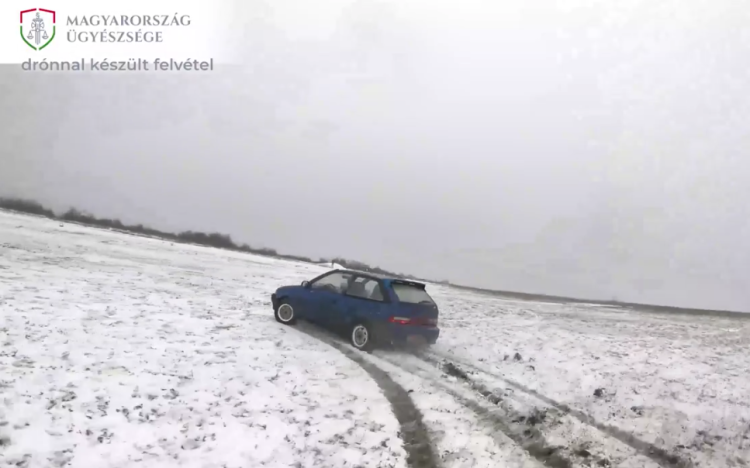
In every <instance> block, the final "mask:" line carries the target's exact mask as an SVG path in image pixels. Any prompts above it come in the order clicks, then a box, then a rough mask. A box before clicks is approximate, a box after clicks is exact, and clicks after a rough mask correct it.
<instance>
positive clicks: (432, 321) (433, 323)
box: [388, 317, 438, 327]
mask: <svg viewBox="0 0 750 468" xmlns="http://www.w3.org/2000/svg"><path fill="white" fill-rule="evenodd" d="M388 321H389V322H391V323H397V324H399V325H421V326H424V327H437V324H438V321H437V319H436V318H424V317H415V318H409V317H391V318H389V319H388Z"/></svg>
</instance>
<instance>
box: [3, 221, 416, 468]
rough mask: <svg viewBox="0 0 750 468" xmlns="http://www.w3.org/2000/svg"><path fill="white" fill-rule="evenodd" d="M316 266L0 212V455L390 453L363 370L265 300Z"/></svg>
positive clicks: (386, 411) (329, 457)
mask: <svg viewBox="0 0 750 468" xmlns="http://www.w3.org/2000/svg"><path fill="white" fill-rule="evenodd" d="M322 271H325V270H324V269H323V268H318V267H314V266H307V265H300V264H292V263H288V262H282V261H276V260H269V259H266V258H263V257H255V256H249V255H243V254H239V253H231V252H225V251H221V250H216V249H208V248H203V247H194V246H187V245H177V244H175V245H171V244H170V243H168V242H163V241H160V240H155V239H148V238H142V237H135V236H129V235H124V234H120V233H113V232H108V231H105V230H100V229H93V228H87V227H82V226H78V225H74V224H65V225H63V226H62V227H61V226H60V224H59V223H57V222H52V221H49V220H44V219H39V218H32V217H26V216H19V215H10V214H7V213H3V212H0V440H1V441H2V442H0V466H6V465H7V466H20V467H42V466H44V467H48V466H74V467H91V468H105V467H114V466H117V467H124V466H148V467H160V468H161V467H168V466H184V467H201V468H204V467H260V466H267V467H273V466H279V467H281V466H295V463H300V466H313V465H316V466H396V467H401V466H405V463H404V449H403V447H402V444H401V440H400V439H399V438H398V436H397V431H398V428H399V426H398V422H397V421H396V419H395V418H394V416H393V415H392V413H391V411H390V407H389V404H388V402H387V400H386V399H385V398H384V397H383V395H381V393H380V391H379V390H378V388H377V386H375V385H373V384H372V382H371V381H370V378H369V377H368V375H367V373H366V372H365V371H363V370H362V369H361V368H360V367H359V366H358V365H357V364H355V363H354V362H352V361H350V360H349V359H347V358H346V357H344V356H343V355H341V354H340V353H338V352H336V351H333V350H332V349H331V348H330V347H329V346H328V345H325V344H322V343H320V342H318V341H316V340H314V339H311V338H309V337H307V336H305V335H303V334H301V333H299V332H296V331H294V330H290V329H289V328H286V327H282V326H280V325H278V324H277V323H276V322H275V321H273V318H272V316H271V314H270V312H269V310H270V309H269V305H268V303H269V296H270V293H271V292H272V290H273V289H274V288H275V287H276V286H277V285H279V284H284V283H290V282H291V283H298V282H299V281H301V280H302V279H303V278H307V277H310V276H313V275H315V274H318V273H319V272H322Z"/></svg>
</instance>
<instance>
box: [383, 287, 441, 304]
mask: <svg viewBox="0 0 750 468" xmlns="http://www.w3.org/2000/svg"><path fill="white" fill-rule="evenodd" d="M391 286H392V287H393V292H395V293H396V297H398V300H399V302H405V303H407V304H419V303H422V302H429V303H430V304H434V303H435V302H434V301H433V300H432V298H431V297H430V295H429V294H427V291H425V290H424V289H423V288H420V287H418V286H414V285H411V284H405V283H391Z"/></svg>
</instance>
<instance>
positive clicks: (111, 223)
mask: <svg viewBox="0 0 750 468" xmlns="http://www.w3.org/2000/svg"><path fill="white" fill-rule="evenodd" d="M0 208H5V209H7V210H13V211H17V212H20V213H28V214H34V215H38V216H43V217H45V218H49V219H55V220H60V221H68V222H73V223H79V224H84V225H87V226H97V227H103V228H109V229H117V230H120V231H125V232H130V233H133V234H139V235H145V236H151V237H158V238H160V239H165V240H170V241H173V242H184V243H190V244H198V245H204V246H208V247H216V248H219V249H226V250H234V251H238V252H247V253H252V254H257V255H265V256H268V257H275V258H282V259H286V260H295V261H301V262H308V263H317V264H321V263H331V262H333V263H337V264H339V265H341V266H342V267H344V268H347V269H351V270H358V271H365V272H369V273H377V274H382V275H387V276H393V277H398V278H406V277H411V278H413V276H410V275H405V274H402V273H394V272H392V271H388V270H384V269H382V268H380V267H373V266H370V265H368V264H366V263H364V262H360V261H357V260H348V259H345V258H341V257H336V258H333V259H330V260H329V259H324V258H321V259H319V260H317V261H316V260H313V259H312V258H310V257H305V256H300V255H289V254H282V253H279V252H277V251H276V250H275V249H271V248H267V247H252V246H250V245H248V244H245V243H243V244H238V243H236V242H235V241H234V240H233V239H232V237H231V236H230V235H228V234H222V233H219V232H209V233H207V232H201V231H183V232H179V233H174V232H165V231H161V230H159V229H154V228H151V227H148V226H144V225H142V224H134V225H131V224H125V223H123V222H121V221H120V220H119V219H109V218H99V217H97V216H94V215H92V214H90V213H87V212H85V211H80V210H78V209H76V208H70V209H69V210H68V211H66V212H65V213H63V214H59V215H58V214H57V213H55V212H54V211H52V210H51V209H49V208H47V207H45V206H44V205H42V204H41V203H39V202H37V201H34V200H28V199H23V198H2V197H0Z"/></svg>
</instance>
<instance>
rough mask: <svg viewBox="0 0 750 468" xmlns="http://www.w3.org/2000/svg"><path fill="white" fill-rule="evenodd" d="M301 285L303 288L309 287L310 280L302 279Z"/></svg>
mask: <svg viewBox="0 0 750 468" xmlns="http://www.w3.org/2000/svg"><path fill="white" fill-rule="evenodd" d="M302 287H303V288H309V287H310V282H309V281H303V282H302Z"/></svg>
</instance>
